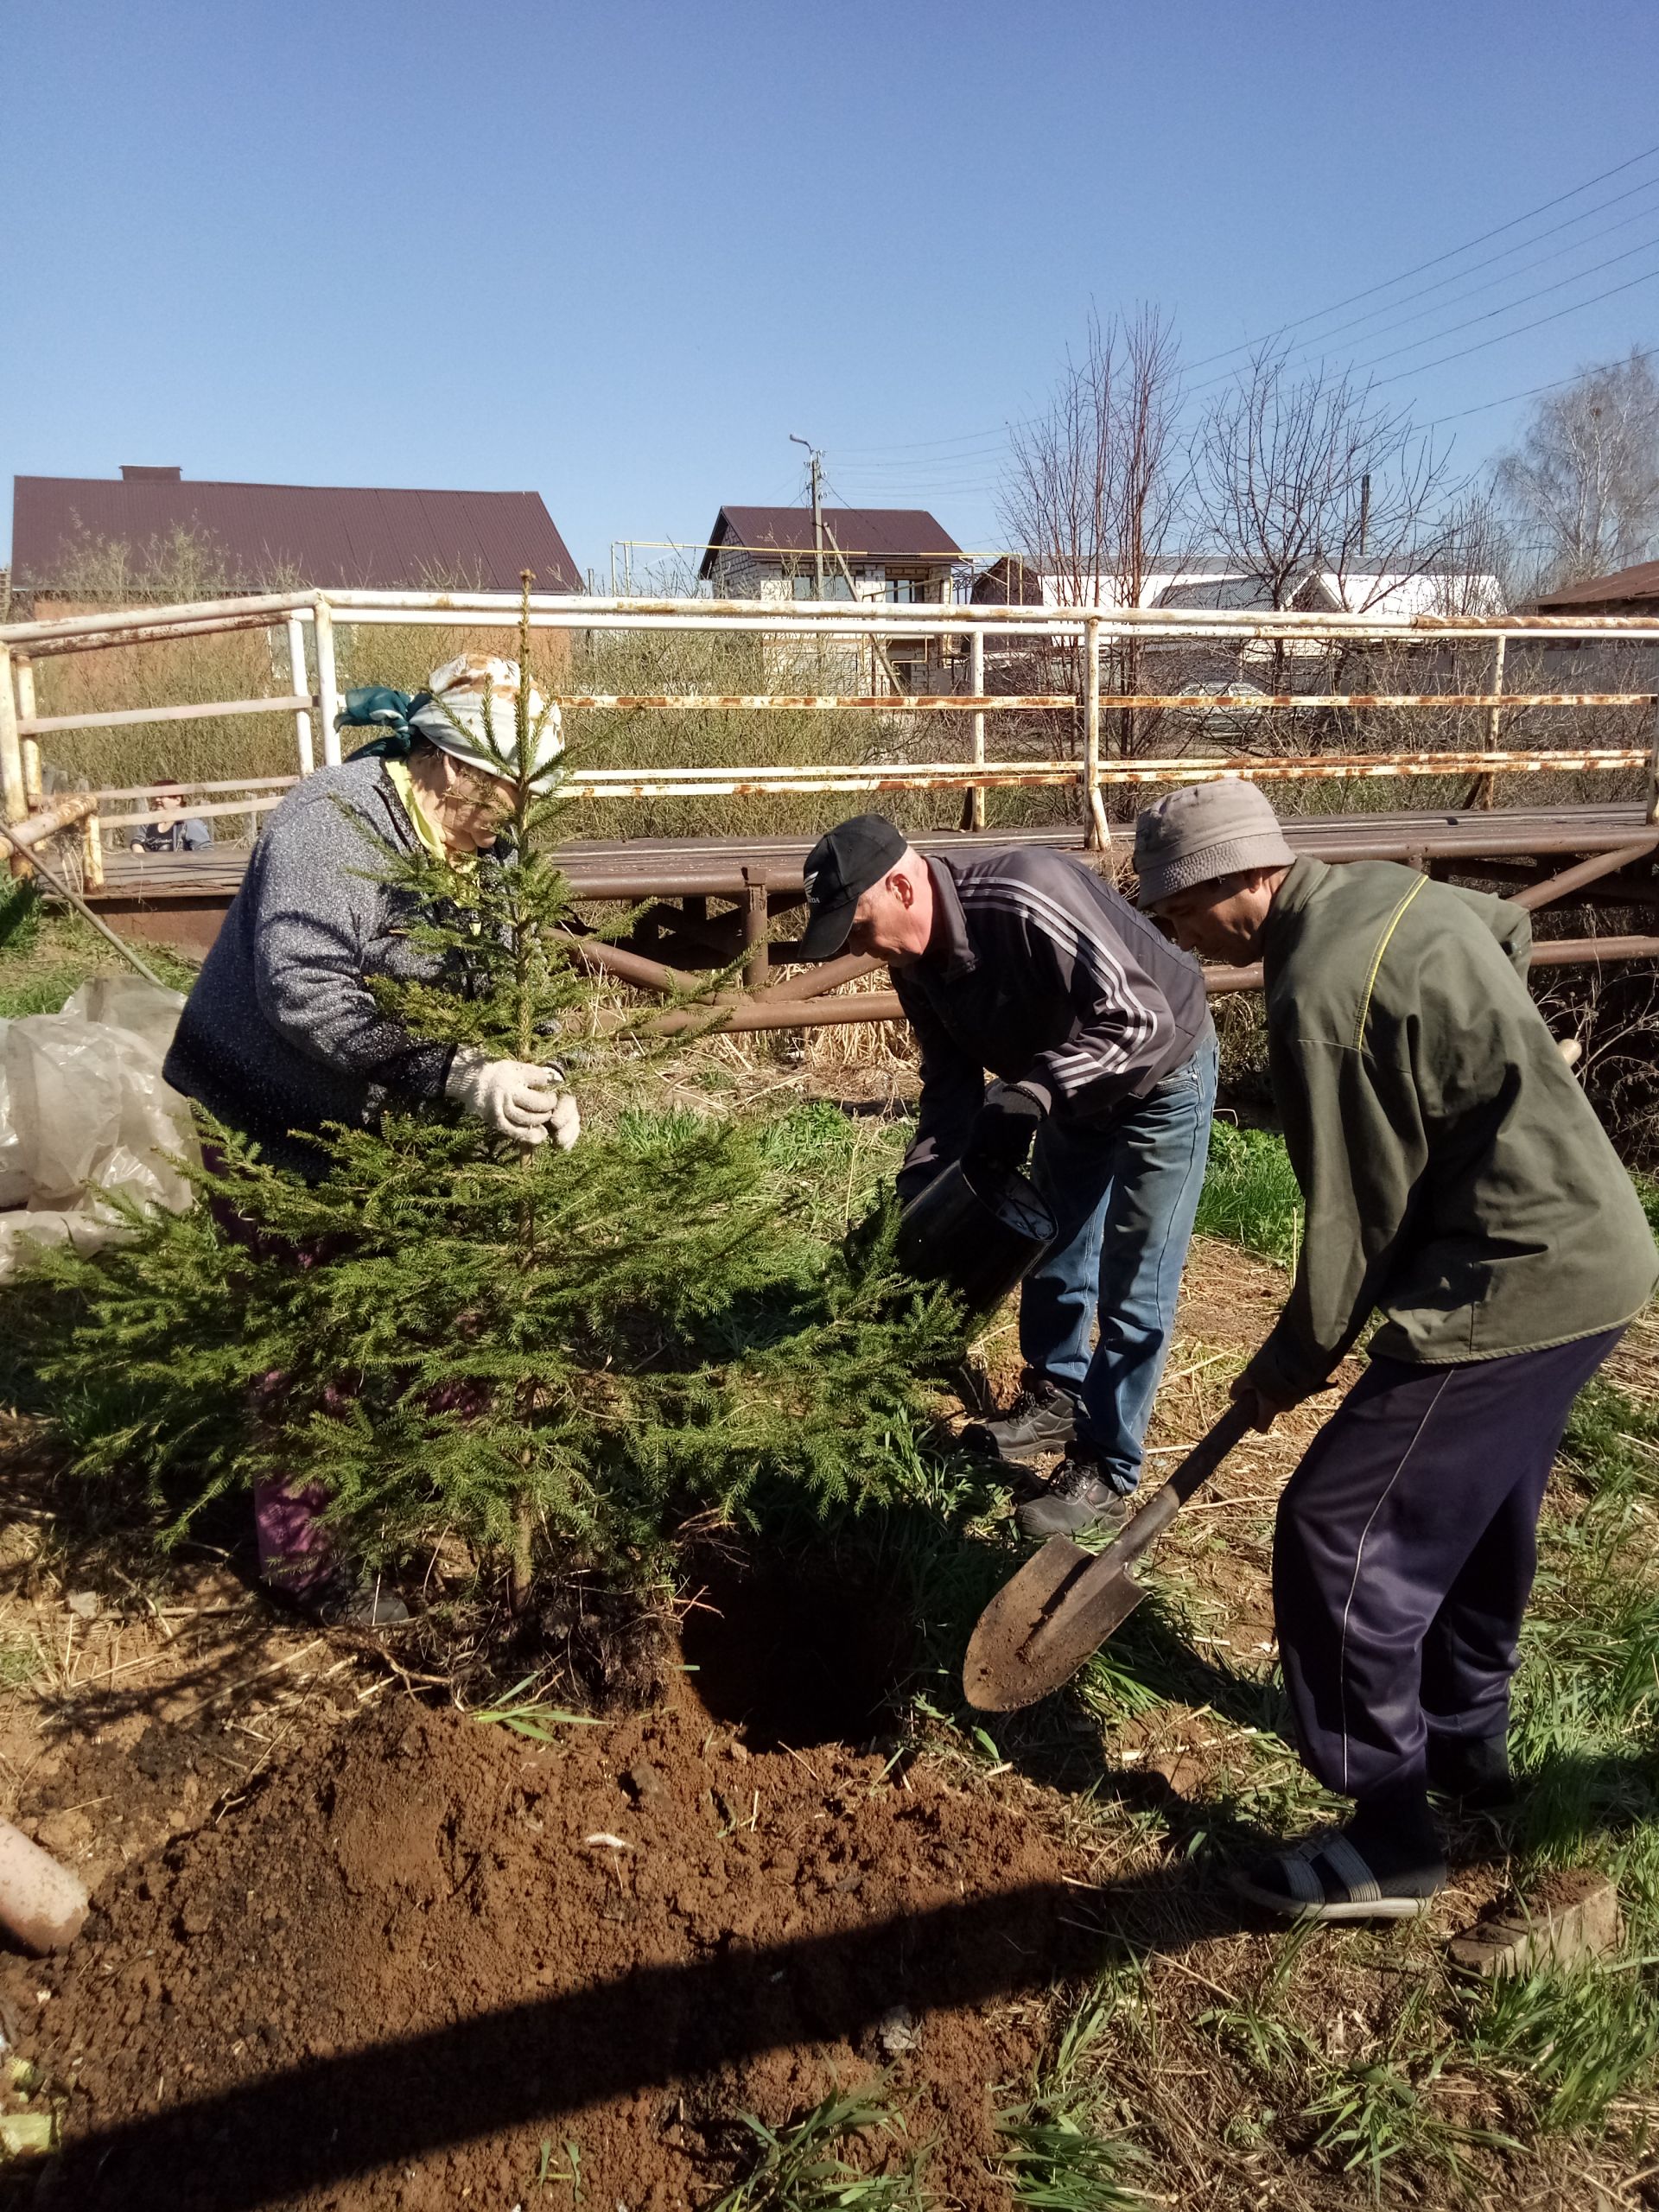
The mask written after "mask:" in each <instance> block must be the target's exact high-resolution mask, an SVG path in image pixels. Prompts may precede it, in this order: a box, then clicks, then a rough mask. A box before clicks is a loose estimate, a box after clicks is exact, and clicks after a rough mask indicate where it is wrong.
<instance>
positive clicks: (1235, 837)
mask: <svg viewBox="0 0 1659 2212" xmlns="http://www.w3.org/2000/svg"><path fill="white" fill-rule="evenodd" d="M1295 857H1296V855H1295V854H1294V853H1293V852H1292V851H1291V849H1290V847H1289V846H1288V845H1287V843H1286V842H1285V833H1284V831H1283V830H1282V829H1281V828H1280V827H1279V817H1278V816H1277V815H1276V814H1275V813H1274V810H1273V809H1272V807H1270V806H1269V805H1268V802H1267V800H1266V799H1265V798H1263V797H1262V793H1261V792H1260V791H1258V790H1257V789H1256V787H1255V785H1254V784H1247V783H1240V782H1237V781H1236V780H1233V779H1228V780H1227V781H1226V782H1224V783H1215V784H1190V785H1187V787H1186V788H1185V790H1184V791H1171V793H1170V794H1169V797H1168V798H1160V800H1158V802H1157V803H1156V804H1155V805H1153V806H1149V807H1147V810H1145V812H1144V813H1142V814H1139V815H1137V816H1136V817H1135V874H1137V875H1138V876H1139V877H1140V879H1141V888H1140V893H1139V900H1140V904H1141V906H1157V905H1158V904H1159V903H1160V901H1161V900H1163V899H1171V898H1173V896H1174V894H1175V893H1177V892H1178V891H1190V890H1191V889H1192V886H1193V885H1194V884H1195V883H1213V882H1214V881H1215V880H1216V878H1217V876H1221V875H1231V874H1234V873H1235V872H1236V870H1238V869H1241V868H1288V867H1289V866H1290V864H1291V862H1292V861H1294V859H1295Z"/></svg>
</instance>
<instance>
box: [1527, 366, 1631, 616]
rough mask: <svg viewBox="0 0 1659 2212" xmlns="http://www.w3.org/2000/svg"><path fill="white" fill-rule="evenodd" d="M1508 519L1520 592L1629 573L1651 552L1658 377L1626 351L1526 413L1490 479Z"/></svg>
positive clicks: (1547, 397) (1548, 395) (1586, 373)
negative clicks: (1517, 555)
mask: <svg viewBox="0 0 1659 2212" xmlns="http://www.w3.org/2000/svg"><path fill="white" fill-rule="evenodd" d="M1493 481H1494V485H1495V486H1496V489H1497V496H1498V499H1499V500H1500V501H1501V502H1502V504H1503V507H1504V508H1505V510H1506V511H1507V512H1508V514H1509V515H1510V518H1511V519H1512V523H1513V527H1514V530H1515V533H1516V538H1517V540H1518V541H1519V544H1520V548H1521V552H1522V563H1523V565H1522V571H1521V573H1520V574H1519V575H1518V576H1517V579H1516V581H1517V583H1518V585H1519V588H1520V589H1521V590H1522V592H1532V593H1535V592H1539V591H1545V590H1548V589H1549V588H1551V587H1552V586H1559V585H1561V584H1567V583H1577V582H1580V581H1581V580H1582V579H1583V578H1585V577H1586V576H1596V575H1604V574H1605V572H1606V571H1607V570H1608V569H1624V568H1629V567H1630V565H1631V564H1632V563H1635V562H1637V561H1643V560H1647V559H1649V558H1651V557H1652V556H1653V554H1654V552H1655V550H1656V548H1659V376H1656V374H1655V372H1654V366H1653V358H1652V356H1651V355H1650V354H1647V353H1639V352H1637V350H1636V349H1635V348H1634V347H1633V348H1632V349H1631V351H1630V354H1629V355H1628V356H1627V358H1626V359H1624V360H1622V361H1618V362H1615V363H1614V364H1612V365H1611V366H1610V367H1606V368H1598V369H1589V370H1586V372H1585V373H1584V374H1583V375H1582V376H1580V378H1578V379H1577V381H1576V382H1575V383H1573V384H1571V385H1568V386H1567V389H1566V391H1555V392H1549V393H1547V394H1546V395H1545V397H1543V398H1541V400H1540V401H1539V402H1538V404H1537V405H1536V406H1535V409H1534V410H1533V415H1532V420H1531V422H1530V423H1529V424H1528V426H1527V429H1526V430H1525V432H1524V433H1523V435H1522V439H1521V442H1520V444H1519V445H1518V446H1517V447H1516V448H1515V449H1514V450H1513V451H1512V452H1510V453H1506V454H1502V455H1500V456H1499V458H1498V460H1497V463H1496V465H1495V467H1494V471H1493Z"/></svg>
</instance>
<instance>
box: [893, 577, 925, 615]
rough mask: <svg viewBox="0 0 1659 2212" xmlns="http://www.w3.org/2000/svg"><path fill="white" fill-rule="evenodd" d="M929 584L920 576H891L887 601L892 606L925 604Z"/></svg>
mask: <svg viewBox="0 0 1659 2212" xmlns="http://www.w3.org/2000/svg"><path fill="white" fill-rule="evenodd" d="M927 596H928V592H927V586H926V585H925V583H924V582H922V580H921V578H920V577H919V576H889V577H888V578H887V603H888V605H889V606H890V607H920V606H923V605H924V604H925V602H926V600H927Z"/></svg>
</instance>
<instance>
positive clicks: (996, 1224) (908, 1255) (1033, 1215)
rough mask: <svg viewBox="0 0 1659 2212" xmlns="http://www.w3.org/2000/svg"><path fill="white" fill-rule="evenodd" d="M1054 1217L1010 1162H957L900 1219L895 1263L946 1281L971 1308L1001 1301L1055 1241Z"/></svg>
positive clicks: (989, 1307)
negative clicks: (990, 1164)
mask: <svg viewBox="0 0 1659 2212" xmlns="http://www.w3.org/2000/svg"><path fill="white" fill-rule="evenodd" d="M1056 1234H1057V1225H1056V1223H1055V1220H1054V1217H1053V1215H1052V1213H1051V1212H1050V1211H1049V1210H1048V1208H1047V1207H1046V1205H1044V1203H1043V1201H1042V1200H1041V1198H1039V1197H1038V1195H1037V1192H1036V1191H1035V1190H1034V1189H1033V1186H1032V1185H1031V1184H1030V1183H1029V1182H1027V1179H1026V1178H1025V1177H1024V1176H1023V1175H1021V1174H1019V1173H1016V1171H1015V1170H1014V1169H1013V1168H1011V1167H1001V1168H998V1167H982V1166H981V1167H975V1168H974V1169H973V1170H972V1171H971V1173H970V1172H969V1170H967V1169H965V1168H964V1167H963V1166H962V1163H961V1162H960V1161H958V1162H957V1164H956V1165H955V1166H950V1167H947V1168H946V1169H945V1171H944V1173H943V1174H942V1175H936V1176H935V1177H934V1179H933V1180H932V1181H931V1183H930V1184H929V1185H928V1186H927V1188H926V1189H925V1191H923V1192H918V1195H917V1196H916V1197H915V1198H912V1200H911V1202H910V1204H909V1205H907V1206H906V1208H905V1211H904V1212H903V1213H902V1214H901V1215H900V1216H899V1244H898V1258H899V1266H900V1267H902V1268H904V1269H905V1270H906V1273H907V1274H912V1275H919V1276H920V1277H921V1278H922V1279H923V1281H927V1282H936V1281H943V1282H947V1283H949V1284H950V1287H951V1289H952V1290H954V1291H955V1292H956V1294H957V1296H958V1297H959V1298H960V1299H961V1300H962V1301H963V1304H964V1305H965V1306H967V1308H968V1310H969V1313H993V1312H994V1311H995V1308H996V1307H997V1306H1000V1305H1001V1302H1002V1300H1004V1299H1005V1298H1006V1297H1007V1294H1008V1293H1009V1292H1010V1291H1011V1290H1012V1289H1013V1288H1014V1285H1015V1284H1016V1283H1017V1282H1018V1281H1020V1277H1021V1276H1022V1275H1023V1274H1025V1273H1026V1272H1027V1269H1028V1268H1032V1267H1034V1266H1035V1264H1036V1263H1037V1262H1038V1261H1039V1259H1041V1257H1042V1255H1043V1254H1044V1253H1045V1252H1046V1251H1047V1249H1048V1248H1049V1246H1050V1245H1051V1244H1052V1243H1053V1242H1054V1238H1055V1236H1056Z"/></svg>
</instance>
